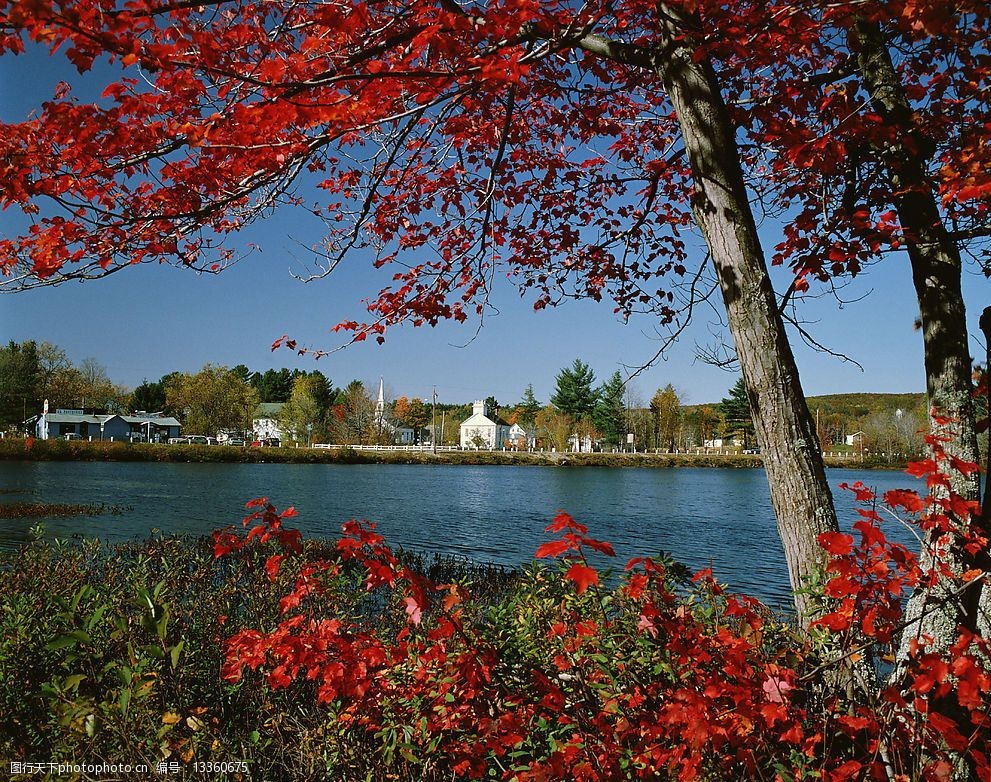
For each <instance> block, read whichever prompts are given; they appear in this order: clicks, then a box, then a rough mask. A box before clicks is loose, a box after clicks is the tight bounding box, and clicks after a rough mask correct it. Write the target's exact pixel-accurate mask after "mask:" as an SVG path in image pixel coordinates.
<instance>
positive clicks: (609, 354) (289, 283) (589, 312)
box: [0, 55, 987, 403]
mask: <svg viewBox="0 0 991 782" xmlns="http://www.w3.org/2000/svg"><path fill="white" fill-rule="evenodd" d="M73 75H74V71H72V70H66V69H65V68H64V66H63V64H62V63H61V61H60V60H59V59H58V58H49V57H47V56H36V55H33V56H30V57H21V58H13V57H9V56H7V57H0V117H2V119H3V121H4V122H12V121H18V120H20V119H23V118H24V117H25V116H26V114H27V112H28V111H30V107H31V106H32V105H34V103H35V102H36V101H38V100H39V96H40V99H41V100H43V99H45V98H46V97H47V96H49V95H50V94H51V91H52V88H53V86H54V83H55V82H56V81H58V79H59V78H65V79H66V80H68V81H72V80H73ZM310 195H311V196H312V194H310ZM21 225H22V223H21V222H20V220H19V219H18V218H17V215H15V214H12V213H10V212H9V211H8V212H4V213H0V232H2V233H3V234H5V235H10V234H13V233H16V232H17V231H18V229H19V228H20V227H21ZM762 232H763V238H764V243H765V249H769V248H771V247H772V246H773V245H774V244H775V243H776V242H777V241H778V240H779V236H778V229H777V227H776V226H773V225H769V226H765V227H764V228H763V229H762ZM317 239H318V236H317V234H316V233H315V232H314V230H313V226H312V225H309V224H305V223H302V222H300V221H299V219H298V218H297V217H296V216H295V215H293V214H281V213H280V214H277V215H276V216H274V217H273V218H270V219H268V220H267V221H265V222H264V223H259V224H256V225H255V226H253V227H252V228H250V229H248V230H247V231H246V232H244V233H243V234H242V235H241V236H239V237H236V238H235V240H234V242H233V243H232V245H231V246H232V247H234V248H236V249H244V248H246V247H247V246H248V245H249V243H253V244H257V245H260V249H259V250H257V251H254V252H251V253H249V254H248V256H247V257H246V258H245V259H244V260H242V261H241V262H240V263H238V264H237V265H235V266H233V267H232V268H230V269H228V270H226V271H225V272H223V273H222V274H220V275H218V276H200V275H196V274H194V273H192V272H189V271H186V270H177V269H172V268H169V267H144V266H142V267H135V268H133V269H127V270H124V271H123V272H121V273H120V274H116V275H114V276H112V277H110V278H108V279H106V280H101V281H96V282H91V283H85V284H83V283H68V284H65V285H62V286H58V287H49V288H42V289H39V290H34V291H27V292H23V293H18V294H13V295H9V294H7V295H0V339H3V340H4V341H6V340H8V339H13V340H16V341H20V340H25V339H36V340H39V341H41V340H47V341H49V342H53V343H56V344H58V345H60V346H61V347H63V348H64V349H65V350H66V351H67V352H68V354H69V356H70V358H72V359H73V360H74V361H77V362H78V361H80V360H82V359H83V358H86V357H90V356H92V357H95V358H96V359H98V360H99V361H100V362H101V363H103V364H104V365H105V366H106V367H107V369H108V372H109V374H110V376H111V377H112V378H113V379H114V380H116V381H118V382H122V383H125V384H127V385H132V386H133V385H136V384H138V383H140V382H141V381H142V380H143V379H145V378H147V379H157V378H158V377H160V376H161V375H162V374H164V373H166V372H169V371H173V370H180V371H195V370H197V369H199V368H200V367H201V366H202V365H203V364H205V363H207V362H212V363H215V364H226V365H234V364H238V363H243V364H247V365H248V366H249V367H250V368H252V369H257V370H264V369H266V368H268V367H273V366H274V367H281V366H289V367H301V368H304V369H311V368H314V367H315V368H318V369H320V370H322V371H323V372H324V373H325V374H326V375H328V376H329V377H330V378H331V380H332V381H333V382H334V383H336V384H338V385H344V384H345V383H347V382H348V381H350V380H351V379H352V378H359V379H362V380H365V381H366V382H369V383H375V384H377V382H378V378H379V377H380V376H383V377H384V378H385V380H386V384H387V385H388V386H389V387H390V389H391V390H392V392H393V393H394V394H395V395H396V396H398V395H403V394H405V395H407V396H420V397H428V396H429V395H430V392H431V388H432V387H433V386H436V387H437V392H438V397H439V399H440V400H441V401H446V402H461V401H467V400H471V399H473V398H481V397H484V396H488V395H490V394H491V395H494V396H495V397H496V398H497V399H499V400H500V402H503V403H511V402H514V401H517V400H518V399H519V398H520V396H521V395H522V393H523V390H524V388H525V387H526V385H527V384H528V383H532V384H533V387H534V390H535V392H536V394H537V397H538V398H539V399H540V400H541V401H542V402H546V401H547V399H548V397H549V395H550V394H551V392H552V390H553V387H554V377H555V375H556V374H557V373H558V372H559V371H560V369H561V368H562V367H564V366H566V365H569V364H570V363H571V362H572V361H573V360H574V359H575V358H576V357H580V358H581V359H582V360H584V361H586V362H587V363H589V364H590V365H591V366H592V368H593V369H594V370H595V372H596V375H597V377H599V378H605V377H606V376H607V375H609V374H611V373H612V372H613V371H614V370H616V369H623V365H626V366H630V367H636V366H639V365H641V364H642V363H644V362H645V361H647V360H648V359H649V358H650V357H652V356H653V354H654V353H655V352H656V350H657V348H658V345H659V342H658V334H657V332H656V331H655V329H654V324H653V323H652V322H651V321H650V320H649V319H646V318H643V319H634V320H633V321H632V322H631V323H629V324H623V323H621V322H619V321H618V320H617V318H616V317H615V316H614V315H613V314H612V312H611V307H610V305H609V304H607V303H605V302H603V303H601V304H600V303H595V302H569V303H568V304H566V305H564V306H562V307H559V308H556V309H549V310H544V311H542V312H536V313H535V312H533V310H532V307H531V306H530V304H529V302H527V301H522V300H521V299H520V297H519V295H518V294H517V292H516V290H515V288H513V287H512V285H511V284H509V283H508V281H505V280H504V281H503V283H504V284H502V285H497V287H496V290H495V291H494V294H493V297H492V303H493V305H494V306H495V308H496V310H497V311H496V312H493V313H490V314H489V315H488V316H487V317H486V319H485V323H484V326H483V328H482V329H481V330H480V331H479V332H478V334H477V336H476V334H475V331H476V326H477V322H473V321H469V323H468V324H465V325H458V324H453V323H452V324H444V325H442V326H439V327H437V328H429V327H421V328H417V329H413V328H409V327H404V328H396V329H394V330H392V331H390V333H389V334H388V336H387V340H386V343H385V344H384V345H382V346H378V345H375V344H372V343H362V344H358V345H354V346H351V347H349V348H347V349H346V350H343V351H340V352H337V353H334V354H332V355H330V356H328V357H325V358H323V359H321V360H320V361H319V362H317V363H315V364H314V362H313V359H312V358H308V357H303V358H300V357H297V356H296V355H295V354H294V353H292V352H290V351H288V350H279V351H276V352H275V353H273V352H271V351H270V346H271V344H272V342H273V341H274V340H275V339H277V338H278V337H280V336H282V335H283V334H286V333H288V334H290V335H291V336H292V337H295V338H296V339H298V340H299V341H300V342H301V343H304V344H308V345H310V346H312V347H314V348H321V349H329V348H333V347H336V346H337V345H339V344H341V339H340V337H339V336H337V335H333V334H331V333H330V331H329V329H330V327H331V326H332V325H333V324H335V323H337V322H339V321H341V320H344V319H349V318H354V319H358V320H361V319H362V313H363V307H362V305H361V300H362V299H363V298H366V297H369V296H374V295H375V294H376V293H377V292H378V290H379V288H381V287H382V285H383V284H385V282H386V281H387V275H383V273H382V272H381V271H376V270H374V269H372V268H371V265H370V264H369V263H368V262H367V261H363V260H362V259H360V258H353V259H349V260H348V262H346V263H344V264H341V266H340V267H338V269H336V270H335V272H334V273H333V274H332V275H331V276H330V277H329V278H327V279H325V280H322V281H319V282H315V283H311V284H308V285H303V284H302V283H299V282H297V281H296V280H294V279H293V278H292V277H291V276H290V274H289V270H290V269H295V270H297V271H301V270H302V269H303V267H304V263H305V260H306V253H305V247H306V246H307V245H310V244H313V243H315V242H316V241H317ZM782 280H785V278H784V277H781V279H779V280H777V283H778V287H779V289H783V288H784V287H785V285H786V284H787V282H786V281H785V282H783V283H782ZM986 285H987V283H986V282H985V281H984V280H983V277H981V276H980V275H979V274H977V273H976V272H974V271H968V272H966V273H965V296H966V298H967V304H968V312H969V322H970V325H971V333H972V334H979V330H978V329H977V319H978V317H979V315H980V312H981V309H982V308H983V306H984V305H985V303H986V291H987V289H986V287H985V286H986ZM868 292H870V295H869V296H867V297H866V298H863V299H862V300H860V301H852V300H854V299H857V298H858V297H860V296H863V295H864V294H867V293H868ZM843 296H844V298H845V299H846V300H848V301H850V302H851V303H849V304H845V305H843V306H842V307H840V306H839V305H838V304H837V302H836V301H835V300H833V299H830V298H825V299H822V300H820V301H814V302H809V303H807V305H806V306H805V307H804V309H803V314H804V316H805V317H806V318H807V319H808V320H809V321H812V322H811V323H810V324H809V326H808V328H809V329H810V330H811V331H812V332H813V333H814V335H815V337H816V338H817V339H818V340H819V341H821V342H823V343H824V344H826V345H827V346H829V347H830V348H832V349H834V350H837V351H842V352H845V353H847V354H849V355H850V356H851V357H852V358H855V359H856V360H857V361H859V362H860V363H861V364H863V366H864V367H865V371H863V372H862V371H861V370H860V369H859V368H857V367H856V366H854V365H852V364H848V363H843V362H841V361H839V360H838V359H836V358H833V357H830V356H826V355H823V354H820V353H817V352H815V351H813V350H811V349H809V348H806V347H804V346H803V345H801V343H800V341H799V340H798V338H797V336H795V335H793V337H794V339H793V344H794V346H795V352H796V355H797V357H798V361H799V368H800V370H801V374H802V380H803V385H804V388H805V391H806V393H807V394H809V395H812V394H825V393H842V392H855V391H856V392H859V391H876V392H905V391H922V390H924V387H925V383H924V373H923V368H922V340H921V336H920V335H919V333H918V332H916V331H915V330H914V328H913V324H914V321H915V319H916V317H917V308H916V305H915V296H914V292H913V289H912V284H911V277H910V274H909V269H908V261H907V258H906V257H904V256H901V255H893V256H891V257H889V258H887V259H886V260H885V261H884V263H882V264H879V265H878V266H876V267H874V268H873V269H871V270H870V271H869V272H868V273H865V274H864V275H862V276H861V277H859V278H858V279H857V280H856V281H855V282H854V283H853V284H852V285H851V286H850V287H849V288H848V289H846V290H845V291H843ZM716 303H717V305H718V302H716ZM714 320H715V318H714V316H713V315H712V313H711V312H710V311H707V310H701V311H700V316H699V317H698V318H697V319H696V322H695V323H694V324H693V326H692V327H690V328H689V329H688V330H687V332H686V333H685V335H684V336H683V338H682V340H681V341H680V343H679V344H678V345H676V346H674V347H673V348H672V349H671V350H670V351H669V352H668V354H667V356H666V358H665V359H664V360H662V361H660V362H659V363H658V364H657V365H656V366H654V367H652V368H650V369H648V370H646V371H645V372H643V373H642V374H641V375H640V376H639V377H638V378H636V379H635V380H634V381H633V387H634V389H635V391H636V392H637V394H638V395H639V396H640V397H641V398H642V399H643V400H644V401H646V400H648V399H649V398H650V396H651V395H652V393H653V391H654V390H655V389H656V388H659V387H662V386H664V385H665V384H667V383H671V384H672V385H674V386H675V388H677V389H678V390H679V391H680V392H681V393H682V395H683V396H684V398H685V400H686V401H687V402H689V403H695V402H706V401H715V400H718V399H719V398H721V397H722V396H724V395H725V393H726V391H727V389H728V388H729V387H730V386H731V385H732V384H733V382H734V381H735V376H734V375H732V374H728V373H727V372H725V371H722V370H720V369H716V368H714V367H711V366H708V365H706V364H704V363H702V362H700V361H698V360H696V358H695V353H696V350H695V343H696V342H699V343H703V344H708V343H711V342H713V340H714V337H713V334H714V333H716V334H720V333H721V334H723V335H724V336H725V338H726V339H727V340H728V335H725V332H724V331H723V330H720V329H719V328H718V327H716V326H714V325H713V323H714ZM973 349H974V351H975V353H976V354H977V355H983V346H980V345H979V344H977V343H976V342H975V343H974V346H973Z"/></svg>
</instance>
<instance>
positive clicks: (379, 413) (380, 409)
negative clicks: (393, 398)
mask: <svg viewBox="0 0 991 782" xmlns="http://www.w3.org/2000/svg"><path fill="white" fill-rule="evenodd" d="M384 420H385V379H384V378H381V377H380V378H379V398H378V400H377V401H376V402H375V423H376V424H378V425H379V426H381V425H382V422H383V421H384Z"/></svg>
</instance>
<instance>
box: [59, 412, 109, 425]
mask: <svg viewBox="0 0 991 782" xmlns="http://www.w3.org/2000/svg"><path fill="white" fill-rule="evenodd" d="M43 418H44V419H45V420H46V421H47V422H48V423H50V424H100V423H102V422H103V421H106V420H107V419H108V418H113V416H112V415H106V414H104V415H84V414H82V413H46V414H45V415H44V416H43Z"/></svg>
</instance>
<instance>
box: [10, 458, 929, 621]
mask: <svg viewBox="0 0 991 782" xmlns="http://www.w3.org/2000/svg"><path fill="white" fill-rule="evenodd" d="M856 480H863V481H864V483H866V484H867V485H868V486H871V487H876V488H877V489H879V490H881V491H884V490H887V489H890V488H895V487H912V486H913V485H914V481H913V479H911V478H909V477H908V476H906V475H904V474H902V473H898V472H864V473H859V472H857V471H855V470H831V471H830V472H829V481H830V485H831V486H833V488H834V494H835V496H836V501H837V506H838V507H839V509H840V516H841V519H843V520H844V522H845V523H847V524H849V523H852V521H853V520H854V519H855V513H856V511H855V508H854V502H853V498H852V495H850V494H849V492H843V491H838V490H836V488H835V487H836V485H837V484H839V483H842V482H847V483H853V482H854V481H856ZM10 490H17V491H16V492H11V491H10ZM0 491H2V493H0V502H11V501H19V502H50V503H94V504H99V503H106V504H107V505H116V506H128V507H129V509H128V510H125V511H124V512H123V513H122V514H121V515H111V514H110V513H106V514H104V515H101V516H95V517H85V516H83V517H72V518H62V519H42V520H40V521H41V522H42V523H43V524H44V526H45V530H46V533H47V534H48V535H49V536H59V537H65V536H68V535H72V534H75V533H81V534H83V535H87V536H97V537H100V538H102V539H104V540H110V541H112V540H122V539H127V538H132V537H135V536H144V535H147V534H148V532H149V531H150V530H151V529H153V528H155V529H159V530H162V531H163V532H167V533H192V534H206V533H208V532H210V531H211V530H213V529H216V528H218V527H222V526H225V525H227V524H233V523H237V522H239V520H240V519H241V517H242V516H243V515H244V514H243V511H242V509H243V505H244V503H245V502H246V501H247V500H249V499H252V498H254V497H262V496H264V497H268V498H270V500H271V501H272V502H273V503H275V504H276V505H277V506H278V507H280V508H284V507H287V506H289V505H295V506H296V509H297V510H298V511H299V513H300V515H299V516H298V517H297V518H296V519H295V520H294V522H295V523H296V526H298V527H299V528H300V529H302V530H303V532H304V534H306V535H308V536H327V537H330V536H335V535H336V534H337V533H338V532H339V529H340V524H341V523H342V522H343V521H346V520H347V519H351V518H364V519H371V520H374V521H376V522H377V523H378V525H379V530H380V531H381V532H382V533H383V534H384V535H385V536H386V538H387V540H388V541H389V542H391V543H394V544H399V545H402V546H404V547H406V548H412V549H416V550H420V551H425V552H435V551H436V552H443V553H453V554H458V555H463V556H466V557H469V558H471V559H474V560H478V561H486V562H495V563H500V564H508V565H515V564H519V563H520V562H524V561H528V560H529V559H530V557H531V556H532V554H533V552H534V550H535V549H536V547H537V546H538V545H539V544H540V543H541V542H542V541H544V540H546V539H547V536H546V535H545V534H544V527H546V526H547V524H548V523H549V522H550V521H551V519H552V518H553V517H554V514H555V513H556V511H557V510H558V509H564V510H567V511H568V512H569V513H571V514H572V515H573V516H574V517H575V518H576V519H578V520H579V521H581V522H583V523H585V524H587V525H588V526H589V528H590V534H591V535H593V537H598V538H601V539H604V540H608V541H610V542H612V543H613V545H614V546H615V548H616V553H617V555H618V559H619V562H620V563H625V561H626V558H628V557H631V556H637V555H644V554H654V553H657V551H658V550H661V549H663V550H665V551H669V552H671V553H672V554H673V555H674V556H675V557H676V558H677V559H679V560H681V561H682V562H684V563H685V564H687V565H688V566H689V567H691V568H693V569H694V568H699V567H705V566H708V565H709V564H710V562H711V563H712V566H713V569H714V571H715V573H716V576H717V578H719V579H720V580H722V581H726V582H728V583H729V584H730V585H731V586H732V587H733V588H735V589H739V590H741V591H744V592H746V593H748V594H753V595H756V596H757V597H760V598H762V599H764V600H767V601H769V602H771V603H773V604H784V603H785V602H786V601H787V599H788V598H787V595H788V576H787V571H786V570H785V565H784V558H783V554H782V551H781V544H780V543H779V542H778V538H777V534H776V532H775V527H774V517H773V514H772V512H771V505H770V501H769V499H768V490H767V483H766V479H765V476H764V472H763V470H753V469H749V470H734V469H711V468H698V469H696V468H677V469H632V468H631V469H608V468H594V467H588V468H555V467H506V466H478V467H465V466H448V465H300V464H158V463H121V462H6V463H0ZM38 522H39V519H13V520H10V519H4V520H0V547H4V548H11V547H13V546H16V545H18V544H20V543H21V542H23V541H25V540H27V539H28V537H29V532H28V530H29V529H30V528H31V527H32V526H33V525H35V524H37V523H38ZM891 534H892V537H896V538H897V537H899V534H900V533H899V532H898V531H897V530H892V532H891ZM902 539H903V540H904V536H902ZM906 542H907V541H906Z"/></svg>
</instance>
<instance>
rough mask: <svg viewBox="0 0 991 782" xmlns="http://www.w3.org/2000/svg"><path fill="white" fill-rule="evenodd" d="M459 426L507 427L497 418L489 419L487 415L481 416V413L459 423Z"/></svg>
mask: <svg viewBox="0 0 991 782" xmlns="http://www.w3.org/2000/svg"><path fill="white" fill-rule="evenodd" d="M461 426H509V424H508V423H506V422H505V421H503V420H502V419H501V418H500V417H499V416H496V417H495V418H494V419H493V418H489V417H488V416H487V415H482V414H481V413H476V414H475V415H473V416H471V418H467V419H465V420H464V421H462V422H461Z"/></svg>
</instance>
